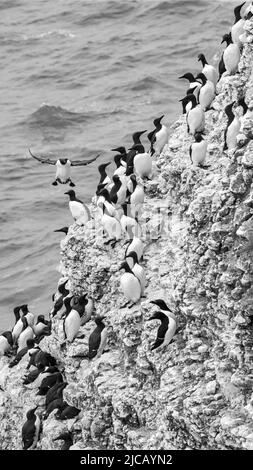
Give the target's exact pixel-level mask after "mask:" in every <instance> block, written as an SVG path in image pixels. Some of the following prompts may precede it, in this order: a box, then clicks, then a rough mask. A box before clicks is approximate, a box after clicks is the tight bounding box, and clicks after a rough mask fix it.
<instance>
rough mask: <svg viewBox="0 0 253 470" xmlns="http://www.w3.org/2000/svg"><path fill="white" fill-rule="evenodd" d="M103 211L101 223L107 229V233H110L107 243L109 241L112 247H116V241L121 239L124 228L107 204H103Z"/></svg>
mask: <svg viewBox="0 0 253 470" xmlns="http://www.w3.org/2000/svg"><path fill="white" fill-rule="evenodd" d="M102 211H103V215H102V218H101V225H102V227H103V229H104V231H105V233H106V234H107V235H108V237H109V240H108V241H106V243H105V244H106V245H108V244H109V243H110V244H111V247H112V248H114V246H115V245H116V243H117V242H118V241H119V240H120V239H121V233H122V228H121V224H120V222H119V220H117V219H116V218H115V217H114V216H111V215H110V214H109V213H108V211H107V209H106V206H105V205H104V204H103V205H102Z"/></svg>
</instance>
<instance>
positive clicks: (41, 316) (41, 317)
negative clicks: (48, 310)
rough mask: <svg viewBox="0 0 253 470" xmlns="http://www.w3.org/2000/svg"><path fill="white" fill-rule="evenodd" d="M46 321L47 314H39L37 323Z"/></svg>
mask: <svg viewBox="0 0 253 470" xmlns="http://www.w3.org/2000/svg"><path fill="white" fill-rule="evenodd" d="M44 321H45V316H44V315H38V318H37V323H44Z"/></svg>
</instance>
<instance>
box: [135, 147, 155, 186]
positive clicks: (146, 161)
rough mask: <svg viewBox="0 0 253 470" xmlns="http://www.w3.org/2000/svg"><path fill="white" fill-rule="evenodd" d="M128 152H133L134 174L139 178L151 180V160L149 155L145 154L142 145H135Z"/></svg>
mask: <svg viewBox="0 0 253 470" xmlns="http://www.w3.org/2000/svg"><path fill="white" fill-rule="evenodd" d="M129 150H134V151H135V152H136V153H135V156H134V158H133V166H134V172H135V174H136V175H138V176H140V177H141V178H148V179H151V177H152V158H151V155H150V154H149V153H147V152H145V149H144V147H143V145H141V144H135V145H133V146H132V147H131V149H129Z"/></svg>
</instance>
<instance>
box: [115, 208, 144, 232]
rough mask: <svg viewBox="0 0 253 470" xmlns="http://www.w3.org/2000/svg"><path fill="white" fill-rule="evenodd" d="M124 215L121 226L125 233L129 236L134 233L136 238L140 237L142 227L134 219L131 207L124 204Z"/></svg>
mask: <svg viewBox="0 0 253 470" xmlns="http://www.w3.org/2000/svg"><path fill="white" fill-rule="evenodd" d="M122 209H123V215H122V217H121V219H120V224H121V227H122V231H123V233H127V234H129V233H130V231H131V233H132V232H133V233H134V235H135V236H140V234H141V227H140V225H139V224H138V222H137V220H136V219H135V218H134V217H132V214H131V206H130V205H129V204H126V203H125V204H122Z"/></svg>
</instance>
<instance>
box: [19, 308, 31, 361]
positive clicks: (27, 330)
mask: <svg viewBox="0 0 253 470" xmlns="http://www.w3.org/2000/svg"><path fill="white" fill-rule="evenodd" d="M21 321H22V323H23V329H22V331H21V333H20V335H19V337H18V350H17V352H18V353H19V352H20V351H21V350H22V349H23V348H25V347H26V342H27V340H28V339H33V337H34V333H33V327H32V326H30V325H29V324H28V321H27V318H26V316H25V315H24V316H23V317H22V318H21Z"/></svg>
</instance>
